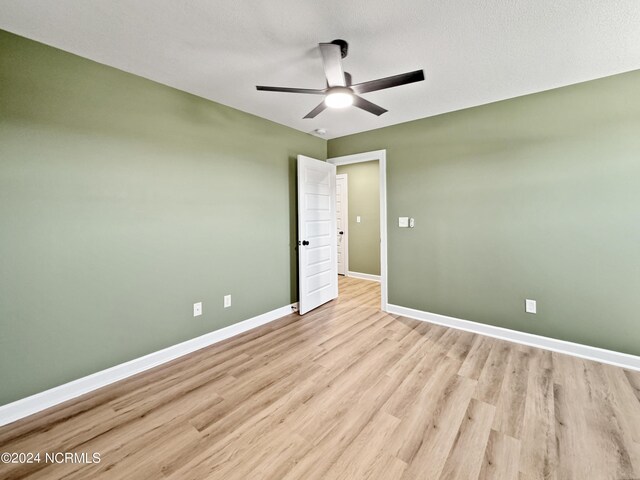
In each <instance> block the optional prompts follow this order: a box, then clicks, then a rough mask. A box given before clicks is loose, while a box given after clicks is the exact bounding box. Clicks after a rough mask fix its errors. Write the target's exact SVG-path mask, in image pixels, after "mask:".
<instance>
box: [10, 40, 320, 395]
mask: <svg viewBox="0 0 640 480" xmlns="http://www.w3.org/2000/svg"><path fill="white" fill-rule="evenodd" d="M299 153H301V154H305V155H309V156H312V157H316V158H323V159H324V158H326V142H325V141H324V140H322V139H318V138H315V137H312V136H310V135H306V134H303V133H300V132H297V131H294V130H292V129H289V128H286V127H283V126H280V125H277V124H275V123H272V122H269V121H266V120H263V119H260V118H258V117H255V116H252V115H248V114H246V113H242V112H240V111H237V110H234V109H231V108H228V107H225V106H222V105H219V104H216V103H213V102H210V101H207V100H204V99H202V98H198V97H196V96H193V95H189V94H186V93H183V92H180V91H178V90H174V89H172V88H169V87H166V86H163V85H160V84H157V83H154V82H151V81H149V80H145V79H142V78H139V77H136V76H134V75H130V74H127V73H124V72H122V71H119V70H116V69H113V68H110V67H106V66H104V65H100V64H97V63H94V62H92V61H89V60H86V59H82V58H80V57H77V56H74V55H71V54H69V53H65V52H62V51H60V50H56V49H54V48H51V47H48V46H44V45H42V44H39V43H36V42H33V41H30V40H26V39H24V38H21V37H18V36H15V35H12V34H9V33H6V32H1V31H0V386H1V387H0V404H4V403H7V402H10V401H13V400H16V399H19V398H21V397H25V396H27V395H30V394H33V393H36V392H39V391H42V390H45V389H47V388H50V387H54V386H56V385H60V384H62V383H64V382H67V381H70V380H73V379H76V378H79V377H82V376H84V375H87V374H90V373H93V372H96V371H99V370H101V369H104V368H107V367H110V366H113V365H116V364H118V363H121V362H124V361H127V360H130V359H132V358H136V357H139V356H141V355H144V354H147V353H150V352H152V351H156V350H158V349H161V348H163V347H167V346H169V345H173V344H175V343H178V342H181V341H184V340H187V339H190V338H193V337H196V336H198V335H202V334H204V333H207V332H210V331H213V330H216V329H219V328H221V327H224V326H227V325H230V324H233V323H235V322H238V321H241V320H244V319H247V318H250V317H252V316H254V315H257V314H261V313H264V312H267V311H269V310H272V309H275V308H278V307H281V306H283V305H286V304H288V303H291V302H292V301H295V300H296V298H297V292H296V276H295V272H296V255H295V250H294V246H295V243H296V232H295V204H294V201H295V198H296V193H295V156H296V155H297V154H299ZM224 294H231V295H232V300H233V306H232V307H231V308H229V309H223V308H222V297H223V295H224ZM197 301H202V302H203V303H204V315H202V316H201V317H196V318H194V317H193V316H192V304H193V303H194V302H197Z"/></svg>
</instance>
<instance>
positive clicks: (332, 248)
mask: <svg viewBox="0 0 640 480" xmlns="http://www.w3.org/2000/svg"><path fill="white" fill-rule="evenodd" d="M336 236H337V233H336V166H335V165H332V164H330V163H327V162H323V161H320V160H316V159H313V158H309V157H305V156H303V155H298V286H299V292H298V297H299V299H298V311H299V312H300V314H301V315H302V314H305V313H307V312H308V311H309V310H313V309H314V308H316V307H318V306H320V305H322V304H323V303H326V302H328V301H329V300H333V299H334V298H337V296H338V261H337V239H336Z"/></svg>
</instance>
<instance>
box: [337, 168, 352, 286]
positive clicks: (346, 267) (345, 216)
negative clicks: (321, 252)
mask: <svg viewBox="0 0 640 480" xmlns="http://www.w3.org/2000/svg"><path fill="white" fill-rule="evenodd" d="M340 178H344V193H345V194H346V195H345V198H344V199H343V202H342V205H343V209H342V220H343V222H342V223H343V224H344V225H343V226H342V231H343V232H344V234H343V235H342V242H343V243H344V246H343V247H342V248H343V249H344V251H343V253H344V258H343V259H342V263H343V264H344V271H345V273H346V274H347V275H348V272H349V174H347V173H340V174H338V175H336V191H337V190H338V180H339V179H340Z"/></svg>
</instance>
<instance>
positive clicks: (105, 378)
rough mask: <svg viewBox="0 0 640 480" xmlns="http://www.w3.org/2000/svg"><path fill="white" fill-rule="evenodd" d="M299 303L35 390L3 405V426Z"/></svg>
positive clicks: (261, 321) (282, 313)
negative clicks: (32, 393) (42, 390)
mask: <svg viewBox="0 0 640 480" xmlns="http://www.w3.org/2000/svg"><path fill="white" fill-rule="evenodd" d="M297 306H298V304H297V303H292V304H291V305H285V306H284V307H280V308H277V309H275V310H272V311H270V312H267V313H263V314H262V315H258V316H256V317H253V318H250V319H248V320H244V321H242V322H239V323H235V324H233V325H229V326H228V327H224V328H221V329H219V330H215V331H213V332H210V333H206V334H204V335H201V336H199V337H196V338H192V339H191V340H187V341H185V342H182V343H178V344H176V345H172V346H170V347H167V348H164V349H162V350H158V351H157V352H153V353H150V354H148V355H145V356H143V357H139V358H135V359H133V360H130V361H128V362H125V363H121V364H120V365H116V366H114V367H111V368H107V369H106V370H102V371H100V372H96V373H93V374H91V375H88V376H86V377H82V378H79V379H77V380H73V381H72V382H69V383H65V384H63V385H60V386H57V387H54V388H51V389H49V390H45V391H44V392H40V393H36V394H35V395H31V396H30V397H26V398H22V399H20V400H16V401H15V402H12V403H8V404H6V405H3V406H0V426H3V425H6V424H8V423H11V422H15V421H16V420H19V419H21V418H24V417H27V416H29V415H33V414H34V413H37V412H40V411H41V410H45V409H47V408H50V407H53V406H54V405H58V404H60V403H62V402H66V401H67V400H71V399H73V398H76V397H79V396H80V395H84V394H85V393H89V392H91V391H93V390H96V389H98V388H102V387H104V386H107V385H110V384H112V383H114V382H117V381H119V380H123V379H125V378H127V377H130V376H132V375H136V374H138V373H140V372H144V371H145V370H148V369H150V368H153V367H157V366H158V365H162V364H163V363H166V362H170V361H171V360H175V359H176V358H178V357H182V356H183V355H187V354H189V353H192V352H195V351H196V350H200V349H201V348H204V347H208V346H209V345H212V344H214V343H217V342H220V341H222V340H226V339H227V338H230V337H233V336H235V335H239V334H241V333H244V332H246V331H248V330H251V329H253V328H256V327H259V326H261V325H264V324H266V323H269V322H272V321H274V320H277V319H279V318H282V317H284V316H286V315H289V314H291V313H293V312H294V311H295V310H296V309H297Z"/></svg>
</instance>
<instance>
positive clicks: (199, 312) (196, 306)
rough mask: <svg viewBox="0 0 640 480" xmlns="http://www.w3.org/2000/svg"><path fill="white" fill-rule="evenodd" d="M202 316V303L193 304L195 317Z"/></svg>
mask: <svg viewBox="0 0 640 480" xmlns="http://www.w3.org/2000/svg"><path fill="white" fill-rule="evenodd" d="M200 315H202V302H198V303H194V304H193V316H194V317H199V316H200Z"/></svg>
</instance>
